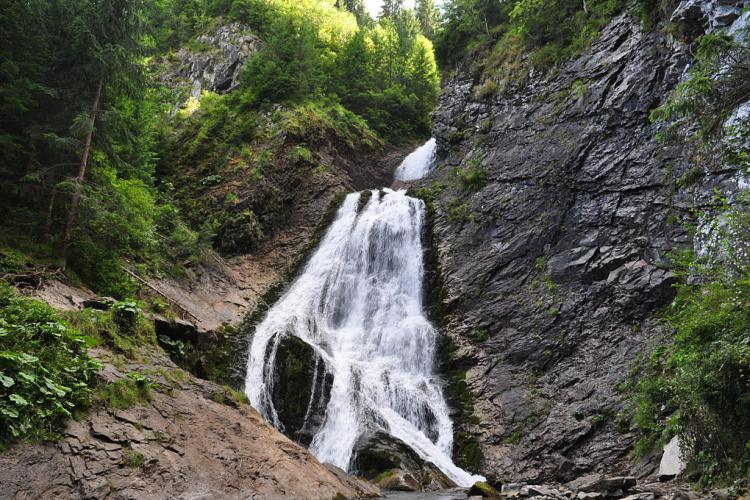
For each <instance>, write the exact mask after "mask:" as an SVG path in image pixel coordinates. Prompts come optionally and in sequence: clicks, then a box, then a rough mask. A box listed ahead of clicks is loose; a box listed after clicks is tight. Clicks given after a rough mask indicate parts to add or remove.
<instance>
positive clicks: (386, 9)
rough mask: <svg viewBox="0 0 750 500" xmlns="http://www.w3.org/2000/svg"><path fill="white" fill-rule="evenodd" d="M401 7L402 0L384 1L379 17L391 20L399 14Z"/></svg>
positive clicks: (402, 4)
mask: <svg viewBox="0 0 750 500" xmlns="http://www.w3.org/2000/svg"><path fill="white" fill-rule="evenodd" d="M403 6H404V0H384V1H383V6H382V7H381V9H380V17H381V18H387V19H393V18H395V17H396V16H397V15H398V14H399V13H400V12H401V10H402V9H403Z"/></svg>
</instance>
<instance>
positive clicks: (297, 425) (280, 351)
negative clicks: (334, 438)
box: [269, 336, 333, 445]
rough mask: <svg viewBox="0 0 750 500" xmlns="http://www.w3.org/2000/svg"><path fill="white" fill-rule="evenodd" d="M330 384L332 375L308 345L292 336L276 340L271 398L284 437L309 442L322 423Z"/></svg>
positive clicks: (303, 442) (270, 344)
mask: <svg viewBox="0 0 750 500" xmlns="http://www.w3.org/2000/svg"><path fill="white" fill-rule="evenodd" d="M271 346H272V343H269V348H270V347H271ZM332 386H333V375H332V374H330V373H327V370H326V366H325V362H324V361H323V360H322V359H321V358H320V357H319V356H318V354H317V353H316V352H315V350H314V349H313V348H312V347H311V346H310V345H309V344H307V343H306V342H305V341H303V340H302V339H300V338H298V337H294V336H287V337H285V338H283V339H282V340H281V341H280V343H279V346H278V348H277V350H276V360H275V362H274V368H273V390H272V391H271V397H272V399H273V404H274V407H275V408H276V413H277V415H278V417H279V421H281V423H282V424H283V426H284V428H283V431H284V433H285V434H286V435H287V436H289V437H291V438H292V439H294V440H296V441H298V442H299V443H302V444H304V445H309V444H310V442H311V441H312V438H313V436H315V433H316V432H317V431H318V429H319V428H320V426H321V425H322V424H323V419H324V417H325V410H326V406H327V405H328V401H329V399H330V396H331V387H332ZM311 400H312V404H310V402H311ZM308 408H309V410H310V411H309V413H308Z"/></svg>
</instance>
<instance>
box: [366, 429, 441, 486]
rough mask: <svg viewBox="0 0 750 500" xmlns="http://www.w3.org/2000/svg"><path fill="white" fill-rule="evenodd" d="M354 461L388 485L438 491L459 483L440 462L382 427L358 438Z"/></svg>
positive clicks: (378, 481)
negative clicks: (380, 429)
mask: <svg viewBox="0 0 750 500" xmlns="http://www.w3.org/2000/svg"><path fill="white" fill-rule="evenodd" d="M353 462H354V469H355V471H356V473H357V474H358V475H360V476H362V477H364V478H366V479H370V480H372V481H374V482H375V483H376V484H377V485H378V486H380V487H381V488H385V489H395V490H401V491H438V490H444V489H447V488H453V487H455V486H456V485H455V483H454V482H453V481H451V480H450V479H449V478H448V477H447V476H446V475H445V474H443V472H442V471H441V470H440V469H438V468H437V466H435V465H434V464H432V463H431V462H428V461H426V460H423V459H422V458H421V457H420V456H419V455H418V454H417V453H416V452H415V451H414V450H413V449H411V448H410V447H409V446H408V445H407V444H406V443H404V442H403V441H401V440H400V439H398V438H395V437H393V436H391V435H389V434H387V433H385V432H383V431H374V432H370V433H366V434H364V435H363V436H361V437H360V438H359V439H358V440H357V442H356V443H355V445H354V461H353ZM414 482H416V487H415V484H414Z"/></svg>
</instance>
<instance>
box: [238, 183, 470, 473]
mask: <svg viewBox="0 0 750 500" xmlns="http://www.w3.org/2000/svg"><path fill="white" fill-rule="evenodd" d="M360 196H361V194H360V193H352V194H350V195H348V196H347V198H346V200H345V201H344V203H343V205H342V206H341V208H340V209H339V210H338V213H337V215H336V219H335V220H334V222H333V224H332V225H331V227H330V228H329V229H328V232H327V233H326V235H325V236H324V238H323V240H322V241H321V243H320V245H319V247H318V249H317V250H316V252H315V254H314V255H313V256H312V258H311V260H310V262H309V263H308V264H307V266H306V267H305V269H304V271H303V273H302V274H301V275H300V276H299V278H297V280H296V281H295V282H294V283H293V284H292V286H291V287H290V289H289V290H288V291H287V292H286V294H285V295H284V296H283V297H282V298H281V299H280V300H279V301H278V302H277V303H276V304H275V305H274V306H273V307H272V308H271V309H270V310H269V312H268V315H267V316H266V318H265V319H264V320H263V322H261V323H260V324H259V325H258V327H257V328H256V331H255V334H254V336H253V339H252V344H251V347H250V353H249V359H248V368H247V379H246V392H247V395H248V397H249V398H250V402H251V403H252V405H253V406H254V407H255V408H257V409H258V410H259V411H261V412H262V413H263V414H264V415H265V416H266V418H268V419H269V420H270V421H272V422H274V423H275V425H277V426H278V425H279V422H278V417H277V415H276V411H275V409H274V406H273V401H272V399H271V387H270V384H271V380H272V375H271V374H272V373H273V363H274V358H275V351H276V349H275V346H277V345H278V343H279V340H280V339H281V338H282V337H283V336H285V335H294V336H297V337H299V338H301V339H302V340H304V341H305V342H307V343H309V344H310V345H311V346H313V348H314V349H315V350H316V352H318V353H319V354H320V356H321V358H322V359H323V361H324V362H325V364H326V366H327V369H328V371H329V372H330V373H332V374H333V376H334V381H333V387H332V389H331V396H330V401H329V403H328V406H327V409H326V415H325V420H324V423H323V425H322V427H321V428H320V430H319V431H318V433H317V434H316V435H315V436H314V438H313V441H312V443H311V445H310V450H311V451H312V452H313V454H314V455H315V456H316V457H317V458H318V459H319V460H320V461H321V462H329V463H333V464H335V465H337V466H339V467H341V468H343V469H348V468H349V466H350V462H351V459H352V451H353V450H352V448H353V446H354V444H355V442H356V440H357V438H358V437H359V436H360V435H361V434H362V433H363V432H364V431H365V430H372V429H378V428H379V429H382V430H384V431H386V432H388V433H389V434H391V435H392V436H395V437H397V438H399V439H401V440H402V441H404V442H405V443H406V444H408V445H409V446H411V447H412V448H413V449H414V450H415V451H416V452H417V453H418V454H419V455H420V456H422V457H423V458H424V459H426V460H428V461H430V462H432V463H434V464H435V465H436V466H437V467H439V468H440V470H442V471H443V472H444V473H445V474H446V475H447V476H448V477H449V478H451V479H452V480H453V481H454V482H455V483H456V484H458V485H460V486H470V485H471V484H473V483H474V482H475V481H477V480H480V479H481V477H479V476H472V475H471V474H469V473H467V472H466V471H464V470H462V469H460V468H459V467H457V466H456V465H454V464H453V462H452V460H451V459H450V454H451V448H452V443H453V429H452V422H451V420H450V418H449V416H448V408H447V406H446V403H445V400H444V398H443V394H442V391H441V388H440V385H439V380H438V379H437V377H436V376H435V374H434V370H433V369H434V366H433V364H434V359H435V349H436V342H437V332H436V330H435V328H434V327H433V326H432V325H431V324H430V322H429V321H428V320H427V319H426V318H425V316H424V312H423V308H422V273H423V263H422V245H421V229H422V220H423V217H424V203H423V202H422V201H421V200H418V199H415V198H410V197H408V196H406V194H405V191H392V190H390V189H384V190H383V191H380V192H379V191H372V196H371V198H370V200H369V201H368V202H367V204H366V205H365V206H364V207H363V208H362V209H361V211H359V213H358V205H359V200H360ZM269 346H270V348H269Z"/></svg>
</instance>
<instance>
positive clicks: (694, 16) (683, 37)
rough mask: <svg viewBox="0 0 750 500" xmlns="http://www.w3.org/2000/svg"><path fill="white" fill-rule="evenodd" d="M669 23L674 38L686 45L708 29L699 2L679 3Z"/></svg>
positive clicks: (697, 0)
mask: <svg viewBox="0 0 750 500" xmlns="http://www.w3.org/2000/svg"><path fill="white" fill-rule="evenodd" d="M669 22H670V24H672V25H673V26H674V27H675V30H674V33H675V36H676V38H677V39H678V40H680V41H682V42H687V43H689V42H692V41H693V40H695V39H696V38H698V37H699V36H701V35H702V34H703V33H705V32H706V28H708V19H707V17H706V14H705V12H704V11H703V7H702V6H701V1H700V0H688V1H687V2H681V3H680V5H678V6H677V8H676V9H675V11H674V12H673V13H672V17H671V18H670V19H669Z"/></svg>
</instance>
